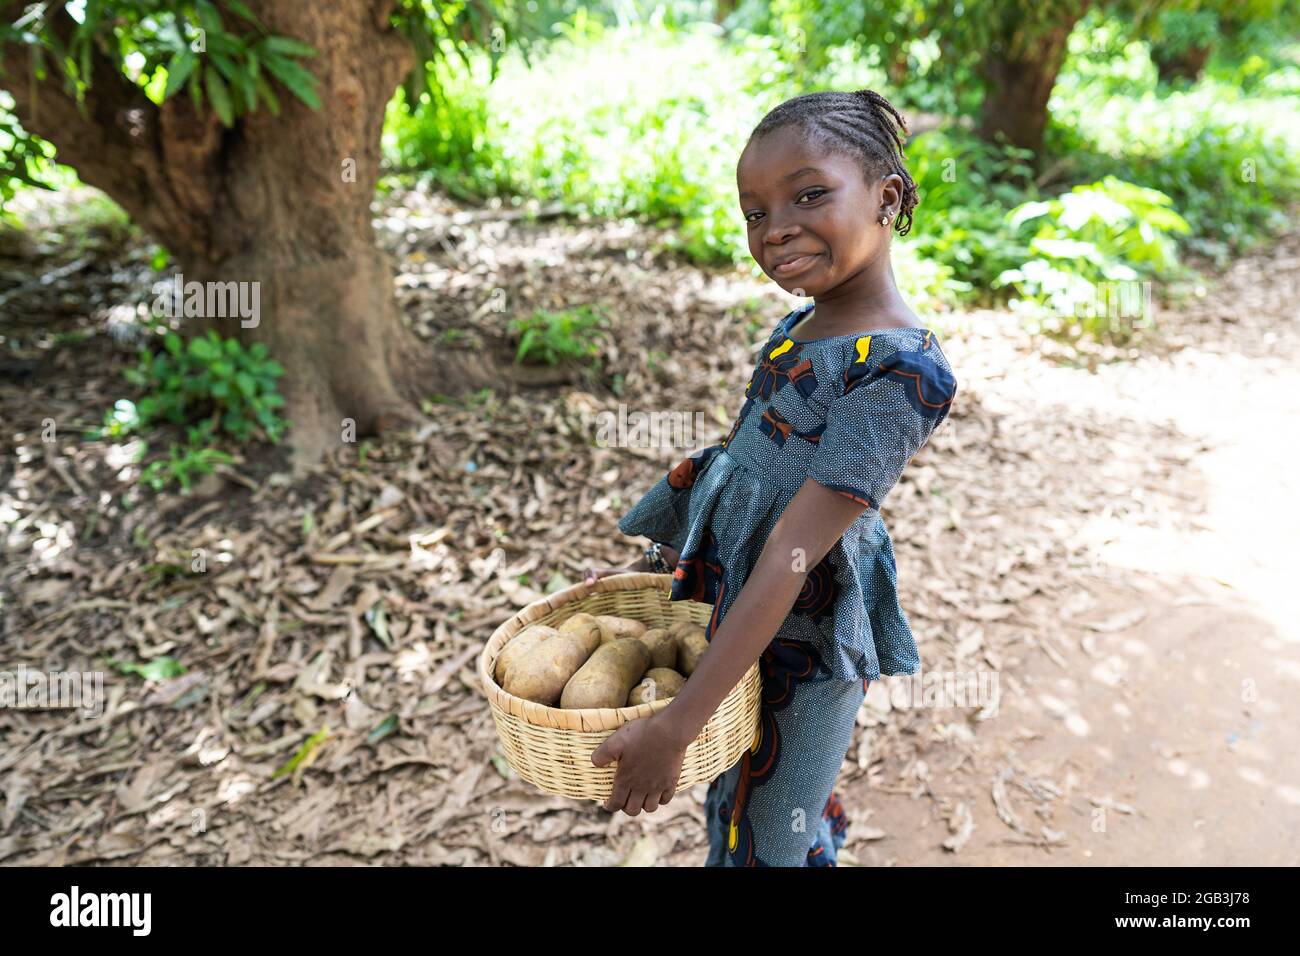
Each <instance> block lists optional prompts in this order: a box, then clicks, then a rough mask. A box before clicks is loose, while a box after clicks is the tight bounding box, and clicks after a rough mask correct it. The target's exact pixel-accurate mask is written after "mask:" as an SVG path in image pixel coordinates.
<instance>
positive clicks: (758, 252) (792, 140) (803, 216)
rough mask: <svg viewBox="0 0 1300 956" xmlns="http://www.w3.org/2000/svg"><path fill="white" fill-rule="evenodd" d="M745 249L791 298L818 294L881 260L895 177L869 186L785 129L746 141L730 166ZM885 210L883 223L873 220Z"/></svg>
mask: <svg viewBox="0 0 1300 956" xmlns="http://www.w3.org/2000/svg"><path fill="white" fill-rule="evenodd" d="M736 184H737V188H738V189H739V192H740V209H741V212H742V214H743V215H744V217H745V222H746V226H745V228H746V231H747V233H748V235H749V252H750V254H751V255H752V256H753V257H754V261H756V262H757V263H758V264H759V266H760V267H761V268H762V270H763V272H764V273H765V274H766V275H767V276H768V277H769V278H771V279H772V281H774V282H775V283H776V284H777V285H779V286H780V287H781V288H782V289H784V290H786V291H787V292H790V293H792V294H795V295H804V296H813V297H816V296H820V295H823V294H825V293H827V292H829V291H831V290H833V289H835V288H837V287H838V286H840V285H841V284H843V283H844V282H846V281H847V280H850V279H853V278H855V277H858V276H863V275H864V272H869V271H870V270H869V269H868V267H869V266H871V265H873V264H876V263H887V261H888V252H889V236H890V232H891V231H892V223H893V220H894V217H895V216H896V215H897V214H898V209H899V206H900V204H901V201H902V187H903V180H902V177H900V176H898V175H897V174H896V173H891V174H890V175H888V176H885V177H883V178H882V179H880V180H879V181H877V182H876V183H875V184H874V185H870V186H869V185H868V184H867V183H866V182H865V180H864V176H863V172H862V168H861V166H859V165H858V164H857V163H856V162H854V160H852V159H850V158H849V157H848V156H844V155H841V154H839V153H835V152H823V151H816V152H813V151H810V150H809V149H808V147H807V145H806V144H805V143H804V141H803V137H802V136H801V135H800V134H799V132H798V130H797V129H796V128H795V127H792V126H786V127H783V128H781V129H779V130H776V131H775V132H772V133H769V134H767V135H766V136H763V137H762V138H761V139H756V140H753V141H752V142H750V144H749V145H748V146H746V147H745V151H744V152H743V153H741V156H740V163H739V164H738V165H737V167H736ZM882 215H888V216H889V219H890V223H891V225H890V226H882V225H881V224H880V217H881V216H882Z"/></svg>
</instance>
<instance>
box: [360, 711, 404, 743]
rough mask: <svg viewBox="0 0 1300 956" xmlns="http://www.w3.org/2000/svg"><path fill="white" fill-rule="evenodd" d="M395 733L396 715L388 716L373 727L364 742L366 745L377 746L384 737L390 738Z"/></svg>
mask: <svg viewBox="0 0 1300 956" xmlns="http://www.w3.org/2000/svg"><path fill="white" fill-rule="evenodd" d="M396 732H397V715H396V714H389V715H388V716H387V717H385V718H384V719H383V720H381V721H380V722H379V723H378V724H376V725H375V729H374V730H372V731H370V733H368V734H366V741H367V743H372V744H377V743H379V741H381V740H383V739H384V738H385V737H389V736H392V735H393V734H394V733H396Z"/></svg>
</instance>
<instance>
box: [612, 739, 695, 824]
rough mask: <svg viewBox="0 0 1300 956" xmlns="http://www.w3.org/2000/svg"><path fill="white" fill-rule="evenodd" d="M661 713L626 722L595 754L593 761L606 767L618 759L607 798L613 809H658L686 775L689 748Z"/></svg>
mask: <svg viewBox="0 0 1300 956" xmlns="http://www.w3.org/2000/svg"><path fill="white" fill-rule="evenodd" d="M660 716H661V715H660V714H655V715H654V716H651V717H642V718H640V719H639V720H634V721H632V722H631V723H630V724H624V725H623V726H622V727H620V728H618V730H616V731H614V732H613V733H612V734H610V735H609V736H608V737H606V738H605V742H604V743H602V744H601V745H600V746H599V747H597V748H596V750H595V752H593V753H592V755H591V763H592V765H593V766H596V767H605V766H608V765H609V762H610V761H611V760H617V761H618V772H617V773H616V774H615V775H614V789H613V791H612V792H611V793H610V795H609V799H608V800H606V801H605V809H606V810H608V811H610V812H611V813H616V812H618V811H619V810H622V811H623V812H624V813H626V814H627V815H628V816H630V817H634V816H636V815H637V814H638V813H640V812H641V811H642V810H645V812H646V813H654V812H655V810H657V809H659V807H660V806H661V805H662V804H665V803H668V802H669V801H670V800H672V798H673V794H674V793H675V792H676V790H677V781H678V780H679V779H680V778H681V775H682V761H683V760H685V759H686V748H685V747H683V746H681V745H680V744H679V743H678V742H677V741H676V740H675V739H674V735H672V734H671V733H669V732H668V730H667V729H666V726H665V725H664V724H663V723H662V722H661V721H660V720H659V718H660Z"/></svg>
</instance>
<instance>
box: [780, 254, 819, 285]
mask: <svg viewBox="0 0 1300 956" xmlns="http://www.w3.org/2000/svg"><path fill="white" fill-rule="evenodd" d="M818 255H820V253H813V254H812V255H807V256H800V257H799V258H798V259H791V260H790V261H789V262H785V263H782V264H781V265H779V266H773V267H772V274H773V275H775V276H780V277H781V278H783V279H784V278H786V277H787V276H792V275H798V274H799V273H800V272H803V271H804V270H805V269H807V268H808V267H809V266H810V265H812V263H813V260H815V259H816V258H817V256H818Z"/></svg>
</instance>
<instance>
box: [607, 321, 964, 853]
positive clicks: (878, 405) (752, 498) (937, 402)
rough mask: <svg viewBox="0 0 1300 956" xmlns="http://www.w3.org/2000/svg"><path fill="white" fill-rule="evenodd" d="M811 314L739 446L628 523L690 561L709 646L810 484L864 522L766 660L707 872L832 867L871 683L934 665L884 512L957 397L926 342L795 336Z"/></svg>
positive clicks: (782, 352)
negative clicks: (849, 503)
mask: <svg viewBox="0 0 1300 956" xmlns="http://www.w3.org/2000/svg"><path fill="white" fill-rule="evenodd" d="M812 309H813V303H809V304H807V305H805V306H803V307H801V308H799V309H796V310H794V311H793V312H791V313H789V314H788V315H787V316H786V317H785V318H784V319H782V320H781V322H780V323H778V324H777V326H776V328H775V329H774V330H773V331H772V334H771V335H770V336H769V338H768V340H767V342H766V344H765V345H764V347H763V350H762V352H761V354H760V355H759V359H758V363H757V364H756V366H755V368H754V372H753V375H752V376H751V377H750V380H749V384H748V385H747V386H746V388H745V401H744V404H743V406H742V407H741V409H740V414H739V415H738V416H737V417H736V420H735V423H734V424H733V425H732V427H731V431H730V432H729V433H728V435H727V437H726V438H725V439H724V440H723V441H722V442H721V443H719V444H716V445H710V446H708V447H707V448H705V449H703V450H701V451H699V452H697V453H695V454H693V455H691V456H689V457H687V458H685V459H683V460H682V461H681V463H680V464H678V465H677V466H676V467H674V468H673V469H672V470H671V471H670V472H669V473H668V474H667V475H666V476H664V477H663V478H662V479H660V480H659V481H658V482H657V483H656V484H655V485H654V486H653V487H652V488H651V489H650V490H649V491H648V492H647V493H646V494H645V495H644V496H643V497H642V498H641V499H640V500H639V501H638V502H637V503H636V504H635V505H634V506H633V507H632V509H631V510H630V511H628V512H627V514H625V515H624V516H623V517H622V519H621V520H620V521H619V523H618V527H619V530H620V531H622V532H623V533H624V534H627V535H643V536H645V537H647V538H649V539H651V540H652V541H658V542H660V543H662V544H667V545H670V546H671V547H672V548H673V549H674V550H675V551H677V552H678V553H679V554H680V560H679V561H678V564H677V567H676V568H675V569H674V573H673V584H672V599H673V600H687V599H690V600H695V601H702V602H704V603H706V604H711V605H712V606H713V613H712V615H711V616H710V618H709V622H708V626H707V628H706V631H705V633H706V636H707V637H709V638H710V639H712V636H713V634H714V632H715V631H716V630H717V628H718V626H719V625H720V624H721V623H722V620H723V619H724V618H725V616H726V614H727V611H728V609H729V608H730V607H731V605H732V604H734V603H735V599H736V597H737V596H738V595H739V593H740V590H741V588H743V587H744V584H745V580H746V579H747V577H748V575H749V574H750V572H751V571H752V570H753V567H754V565H755V563H756V562H757V561H758V557H759V555H760V554H761V552H762V550H763V545H764V543H765V542H766V541H767V538H768V535H769V534H770V533H771V532H772V529H773V528H774V527H775V525H776V522H777V519H778V518H780V517H781V513H782V512H783V511H784V510H785V507H786V505H788V504H789V503H790V500H791V499H792V498H793V497H794V495H795V493H796V492H797V491H798V490H799V487H800V486H801V485H802V484H803V483H804V481H805V480H806V479H807V478H812V479H814V480H815V481H817V482H819V483H820V484H822V485H825V486H826V487H828V488H830V489H832V490H834V491H836V492H838V493H839V494H842V495H846V496H847V497H849V498H852V499H853V500H854V501H857V502H859V503H860V504H861V505H862V508H863V510H862V514H861V515H860V516H859V518H858V519H857V520H856V521H855V522H854V523H853V524H852V525H851V526H850V527H849V529H848V530H847V531H846V532H845V533H844V535H843V536H842V537H841V538H840V540H839V541H838V542H837V543H836V544H835V545H834V546H833V547H832V548H831V550H830V551H829V552H828V553H827V554H826V556H825V558H823V559H822V560H821V562H820V563H818V564H817V565H816V566H815V567H814V568H812V569H811V571H810V572H809V574H808V577H807V579H806V580H805V582H804V585H803V588H802V590H801V591H800V592H799V595H798V597H797V598H796V600H795V602H794V606H793V607H792V608H791V610H790V614H789V616H788V617H787V618H786V620H785V621H784V622H783V623H782V624H781V626H780V628H779V629H778V631H777V633H776V634H775V635H774V636H773V638H772V641H771V643H770V644H769V645H768V647H767V648H766V649H765V650H764V651H763V654H762V656H761V657H760V660H759V666H760V670H761V672H762V676H763V702H762V708H761V716H760V722H759V729H758V733H757V734H756V736H755V739H754V743H753V745H752V746H751V748H750V750H749V751H747V752H746V753H745V755H744V756H743V757H742V758H741V760H740V761H739V762H738V763H737V764H736V766H735V767H733V768H731V769H730V770H728V771H727V772H726V773H724V774H723V775H722V776H720V777H718V778H717V779H716V780H714V781H713V784H712V785H711V786H710V788H709V799H708V802H707V803H706V807H705V809H706V812H707V814H708V819H709V829H710V853H709V861H708V863H709V865H739V866H744V865H750V866H755V865H782V866H799V865H834V863H835V851H836V850H837V849H838V848H839V847H840V846H842V845H843V842H844V838H845V828H846V826H847V822H846V821H845V819H844V816H843V810H842V807H841V806H840V804H839V800H838V799H837V798H836V797H835V796H834V794H833V793H832V787H833V785H834V782H835V778H836V776H837V775H838V773H839V769H840V765H841V763H842V762H843V760H844V756H845V754H846V752H847V749H848V746H849V742H850V740H851V738H852V731H853V724H854V720H855V718H856V715H857V712H858V708H859V706H860V705H861V703H862V698H863V695H864V694H865V691H866V687H867V684H868V683H869V682H870V681H872V680H876V679H879V677H880V676H881V675H882V674H889V675H895V674H915V673H917V672H918V671H919V670H920V666H921V661H920V656H919V654H918V652H917V647H916V641H915V639H914V638H913V636H912V631H911V628H910V626H909V625H908V621H907V617H906V616H905V615H904V613H903V610H902V608H901V607H900V606H899V603H898V591H897V577H896V567H895V563H894V553H893V544H892V542H891V541H890V538H889V534H888V532H887V531H886V530H885V524H884V521H883V519H882V518H881V514H880V507H881V505H882V503H883V502H884V500H885V498H886V496H887V495H888V494H889V491H890V489H891V488H892V487H893V486H894V484H895V483H896V482H897V481H898V478H899V476H900V475H901V473H902V471H903V468H904V467H905V466H906V464H907V462H908V461H909V460H910V459H911V457H912V456H913V455H915V454H916V452H917V451H919V450H920V449H921V447H922V446H923V445H924V444H925V443H926V442H927V441H928V440H929V437H930V435H931V434H932V433H933V432H934V430H935V429H936V428H937V427H938V426H939V425H940V424H942V423H943V421H944V420H945V419H946V418H947V417H948V413H949V411H950V409H951V407H952V402H953V399H954V397H955V395H956V391H957V382H956V379H955V378H954V376H953V373H952V368H951V366H950V365H949V364H948V360H947V357H946V356H945V355H944V354H943V352H942V350H941V349H940V347H939V344H938V341H937V340H936V337H935V335H934V333H933V332H932V331H930V330H929V329H923V328H911V327H908V328H887V329H877V330H873V331H871V332H869V333H852V334H849V335H837V336H830V337H826V338H819V339H813V340H810V341H796V340H794V339H792V338H790V336H789V334H788V333H789V330H790V329H791V328H792V327H793V326H794V325H795V323H797V322H798V321H799V320H800V319H802V318H804V317H805V316H806V315H807V314H808V313H809V312H810V311H811V310H812Z"/></svg>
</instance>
